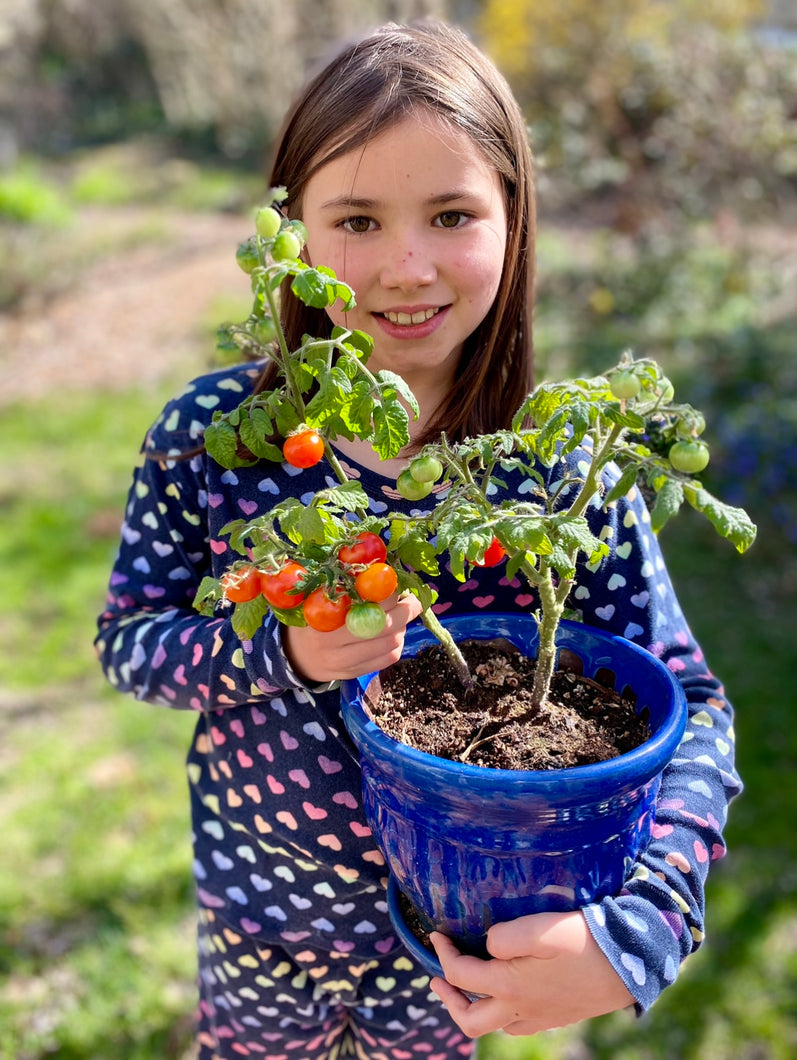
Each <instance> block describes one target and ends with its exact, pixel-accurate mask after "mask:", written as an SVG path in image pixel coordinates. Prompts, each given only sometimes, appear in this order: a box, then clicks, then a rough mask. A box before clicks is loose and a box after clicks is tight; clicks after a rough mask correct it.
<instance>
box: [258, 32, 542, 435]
mask: <svg viewBox="0 0 797 1060" xmlns="http://www.w3.org/2000/svg"><path fill="white" fill-rule="evenodd" d="M419 109H421V110H426V111H428V112H430V113H432V114H435V115H437V116H438V117H441V118H443V119H444V120H445V121H447V122H450V123H451V125H452V127H454V128H455V129H457V130H458V131H461V132H464V133H465V134H466V135H467V136H469V137H470V139H471V140H472V141H473V143H474V144H475V146H476V147H477V148H478V150H479V151H480V152H481V153H482V155H483V156H484V158H485V159H486V160H487V162H488V163H489V165H490V166H492V167H494V168H495V170H496V171H497V173H498V174H499V176H500V178H501V182H502V187H503V192H504V202H505V207H506V213H507V232H508V235H507V246H506V254H505V259H504V268H503V273H502V277H501V283H500V286H499V290H498V294H497V296H496V298H495V301H494V303H493V305H492V307H491V309H490V311H489V313H488V314H487V316H486V317H485V319H484V320H483V321H482V323H481V324H480V326H479V327H478V328H477V330H476V331H475V332H474V333H473V335H471V336H470V337H469V339H468V340H467V342H466V344H465V347H464V350H463V354H462V361H461V363H460V369H459V373H458V378H457V380H456V382H455V384H454V386H453V388H452V391H451V393H450V394H449V396H448V398H447V399H446V401H445V402H444V403H443V405H442V406H441V407H440V408H438V409H437V410H436V414H435V417H434V422H432V423H430V425H429V427H428V430H427V431H426V435H425V437H424V438H422V439H420V440H419V442H418V444H419V445H420V444H423V443H424V442H426V441H431V440H433V439H435V438H437V437H438V435H439V433H440V431H441V430H445V431H446V433H447V434H448V435H449V437H451V438H452V439H454V440H459V439H461V438H463V437H465V436H467V435H473V434H479V433H482V432H485V431H494V430H497V429H499V428H501V427H506V426H508V425H509V422H510V420H511V417H512V414H513V413H514V412H515V411H516V410H517V408H518V406H519V405H520V403H521V401H522V400H523V398H524V397H525V396H526V394H527V393H528V392H529V391H530V390H531V387H532V383H533V363H534V362H533V349H532V337H531V313H532V306H533V284H534V247H535V236H536V224H535V207H534V183H533V175H532V158H531V150H530V148H529V143H528V134H527V130H526V124H525V121H524V119H523V115H522V113H521V111H520V108H519V106H518V104H517V102H516V100H515V98H514V96H513V94H512V91H511V89H510V88H509V85H508V84H507V82H506V81H505V79H504V78H503V77H502V75H501V74H500V73H499V72H498V70H497V69H496V68H495V66H494V65H493V64H492V62H490V60H489V59H488V58H487V57H486V56H485V55H484V54H483V53H482V52H481V51H480V50H479V49H478V48H477V47H476V46H475V45H474V44H473V43H472V42H471V41H470V39H469V38H468V37H467V36H466V34H465V33H463V32H462V31H461V30H459V29H456V28H454V27H452V26H449V25H446V24H445V23H442V22H438V21H435V20H423V21H419V22H413V23H410V24H409V25H406V26H398V25H394V24H392V23H391V24H388V25H385V26H382V27H380V28H379V29H377V30H375V31H373V32H372V33H370V34H369V35H368V36H366V37H364V38H363V39H361V40H358V41H355V42H354V43H351V44H349V45H347V46H346V47H345V48H344V49H343V50H342V51H341V52H340V53H339V54H338V55H337V56H336V57H335V58H334V59H332V60H331V61H330V62H328V63H327V65H326V66H325V67H324V68H323V69H322V70H321V71H320V72H319V73H317V74H316V75H315V76H314V77H313V78H311V79H310V81H309V82H308V83H307V85H306V86H305V88H304V89H303V91H302V92H301V93H300V95H299V96H298V98H297V99H296V100H295V101H294V103H293V106H292V108H291V110H290V111H289V113H288V115H287V117H286V119H285V122H284V124H283V128H282V131H281V134H280V136H279V138H278V141H277V146H276V150H275V152H274V157H273V164H272V169H271V176H270V184H271V186H278V185H282V186H284V187H285V188H287V191H288V198H287V200H286V202H285V204H284V206H285V208H286V212H287V213H288V215H289V216H290V217H296V218H299V219H300V218H301V214H302V195H303V191H304V188H305V185H306V184H307V182H308V180H309V179H310V178H311V176H312V175H313V174H314V173H315V172H316V171H317V170H318V169H320V168H321V167H322V166H323V165H324V164H325V163H327V162H329V161H331V160H332V159H334V158H337V157H339V156H341V155H343V154H346V153H348V152H349V151H352V150H354V149H355V148H357V147H361V146H363V145H364V144H366V143H367V142H368V140H369V139H371V138H372V137H374V136H375V135H377V134H378V133H379V132H381V131H383V130H385V129H386V128H388V127H390V126H391V125H394V124H396V123H397V122H399V121H400V120H401V119H402V118H404V117H406V115H407V114H408V113H409V112H410V111H412V110H419ZM355 293H356V292H355ZM282 313H283V326H284V328H285V333H286V338H287V341H288V345H289V346H290V347H291V348H295V347H296V346H298V345H299V344H300V343H301V340H302V336H303V335H305V334H311V335H317V336H319V337H328V336H329V334H330V331H331V326H332V325H331V321H330V320H329V318H328V316H327V315H326V313H325V312H324V311H323V310H321V309H313V308H311V307H308V306H305V305H304V304H303V303H301V302H299V300H298V299H296V298H293V297H288V298H284V299H283V310H282ZM273 378H274V366H273V365H271V364H269V365H268V366H267V367H266V368H265V370H264V372H263V374H262V376H261V378H260V380H259V381H258V384H257V390H264V389H267V388H268V387H269V386H271V385H272V382H273Z"/></svg>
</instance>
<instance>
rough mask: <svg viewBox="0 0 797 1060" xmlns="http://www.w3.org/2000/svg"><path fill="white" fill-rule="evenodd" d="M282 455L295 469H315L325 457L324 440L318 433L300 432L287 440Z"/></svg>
mask: <svg viewBox="0 0 797 1060" xmlns="http://www.w3.org/2000/svg"><path fill="white" fill-rule="evenodd" d="M282 455H283V456H284V457H285V460H286V462H287V463H289V464H291V465H292V466H293V467H314V466H315V465H316V464H317V463H318V462H319V460H320V459H321V457H322V456H323V455H324V439H323V438H322V437H321V435H320V434H319V433H318V431H299V433H298V434H292V435H291V436H290V438H286V439H285V444H284V445H283V447H282Z"/></svg>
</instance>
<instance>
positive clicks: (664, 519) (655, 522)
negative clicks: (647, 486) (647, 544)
mask: <svg viewBox="0 0 797 1060" xmlns="http://www.w3.org/2000/svg"><path fill="white" fill-rule="evenodd" d="M683 502H684V488H683V485H682V484H681V483H680V482H677V481H676V480H675V479H672V478H666V479H665V480H664V482H663V483H662V485H661V488H660V489H658V490H657V491H656V503H655V504H654V505H653V510H652V511H651V513H650V527H651V530H652V531H653V533H654V534H657V533H658V532H659V531H660V530H661V529H662V528H663V527H664V526H666V524H667V523H668V522H669V521H670V519H672V517H673V516H674V515H677V514H678V511H679V509H680V507H681V505H682V504H683Z"/></svg>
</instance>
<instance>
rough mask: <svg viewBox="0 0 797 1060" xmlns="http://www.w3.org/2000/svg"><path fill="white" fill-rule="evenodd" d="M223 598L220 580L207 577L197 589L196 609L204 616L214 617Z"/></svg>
mask: <svg viewBox="0 0 797 1060" xmlns="http://www.w3.org/2000/svg"><path fill="white" fill-rule="evenodd" d="M221 597H222V591H221V585H220V584H219V580H218V578H210V577H208V576H207V575H206V576H205V577H204V578H203V579H202V581H201V582H200V583H199V586H198V587H197V591H196V593H195V595H194V607H195V608H196V609H197V611H199V613H200V614H202V615H212V614H213V612H214V611H215V610H216V604H217V603H218V602H219V600H221Z"/></svg>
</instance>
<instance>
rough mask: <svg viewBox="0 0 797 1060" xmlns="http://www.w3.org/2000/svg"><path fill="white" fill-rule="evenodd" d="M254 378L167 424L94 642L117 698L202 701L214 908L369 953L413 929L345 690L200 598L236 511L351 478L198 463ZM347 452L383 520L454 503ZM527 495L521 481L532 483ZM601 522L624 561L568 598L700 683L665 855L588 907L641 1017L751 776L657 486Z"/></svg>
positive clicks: (584, 581)
mask: <svg viewBox="0 0 797 1060" xmlns="http://www.w3.org/2000/svg"><path fill="white" fill-rule="evenodd" d="M257 372H258V369H257V367H256V366H252V365H241V366H237V367H234V368H225V369H222V370H219V371H216V372H213V373H210V374H208V375H205V376H203V377H201V378H198V379H195V380H194V381H193V382H191V383H190V384H189V385H188V386H187V388H186V389H185V391H184V392H183V393H182V394H181V395H180V396H179V397H177V398H176V399H175V400H173V401H172V402H170V403H169V404H168V405H167V407H166V408H165V409H164V410H163V412H162V414H161V415H160V416H159V418H158V419H157V421H156V422H155V424H154V425H153V427H152V428H151V430H150V431H149V433H148V435H147V438H146V441H145V444H144V447H143V450H142V460H141V462H140V464H139V466H138V467H137V468H136V471H135V474H134V481H133V484H132V487H131V489H130V494H129V499H128V504H127V508H126V512H125V520H124V523H123V526H122V532H121V542H120V548H119V553H118V556H117V558H116V561H115V563H114V566H113V571H112V574H111V578H110V586H109V594H108V600H107V605H106V607H105V609H104V611H103V613H102V614H101V616H100V618H99V634H98V637H97V641H96V646H97V651H98V654H99V657H100V660H101V664H102V666H103V668H104V670H105V673H106V675H107V677H108V679H109V681H110V682H111V683H112V684H113V685H114V686H115V687H116V688H118V689H119V690H120V691H123V692H127V693H131V694H132V695H134V696H135V697H136V698H137V699H140V700H146V701H148V702H151V703H155V704H161V705H163V706H167V707H171V708H175V709H181V710H190V711H194V712H195V713H196V726H195V729H194V735H193V740H192V743H191V747H190V750H189V754H188V760H187V771H188V780H189V788H190V794H191V805H192V818H193V830H194V872H195V876H196V881H197V887H198V895H199V901H200V902H201V903H202V904H204V905H206V906H208V907H209V908H212V909H214V910H215V911H216V912H217V914H218V915H220V916H221V917H222V918H223V919H224V920H226V921H227V923H229V924H230V925H231V926H232V927H233V929H234V930H239V931H242V932H244V933H246V934H247V935H250V936H252V937H253V938H255V939H258V940H262V943H263V945H267V944H268V942H269V941H273V942H279V943H280V944H281V945H285V946H289V947H294V948H295V949H296V950H297V951H300V950H301V947H302V946H303V945H306V946H312V947H315V948H320V949H322V950H325V951H327V952H329V953H330V959H334V958H335V957H348V958H350V959H354V960H357V959H362V960H368V959H371V958H373V957H379V956H384V955H386V954H389V953H391V952H392V951H393V950H394V949H396V948H397V947H398V943H397V941H396V939H395V937H394V935H393V932H392V928H391V925H390V921H389V918H388V916H387V907H386V902H385V882H386V868H385V864H384V860H383V858H382V855H381V853H380V852H379V849H378V847H377V844H376V842H375V841H374V838H373V836H372V835H371V832H370V829H369V827H368V825H367V823H366V820H365V817H364V814H363V809H362V799H361V790H360V785H361V778H360V769H359V763H358V760H357V754H356V751H355V749H354V747H353V745H352V743H351V741H350V739H349V737H348V735H347V734H346V732H345V729H344V727H343V724H342V722H341V718H340V713H339V694H338V692H337V691H335V690H334V689H332V690H319V689H317V688H316V689H313V688H308V687H306V686H305V684H304V683H303V682H302V680H301V679H300V678H299V676H297V674H296V673H295V672H294V671H293V670H292V668H291V665H290V663H289V661H288V659H287V658H286V655H285V653H284V651H283V648H282V641H281V635H280V626H279V623H278V622H277V621H276V620H275V619H274V618H273V616H271V615H268V616H267V617H266V619H265V620H264V622H263V624H262V626H261V627H260V628H259V629H258V630H257V632H256V633H255V634H254V636H253V637H252V639H251V640H248V641H241V640H240V639H239V638H238V636H237V635H236V634H235V632H234V631H233V628H232V624H231V620H230V616H229V611H220V612H218V613H217V614H216V615H214V616H212V617H207V616H202V615H200V614H198V613H197V611H196V610H195V609H194V607H193V599H194V595H195V592H196V589H197V587H198V585H199V582H200V581H201V579H202V578H203V576H205V575H209V574H212V575H215V576H220V575H221V574H222V573H223V571H224V570H225V569H226V567H227V565H228V564H229V563H230V562H231V560H232V559H234V558H236V554H234V553H232V552H231V550H230V546H229V542H228V539H227V538H226V537H225V535H224V534H223V533H222V528H223V527H224V526H225V524H227V523H228V522H229V521H230V520H232V519H236V518H242V517H243V518H253V517H255V516H256V515H257V514H259V513H263V512H265V511H267V510H268V509H269V508H271V507H272V506H273V504H274V503H275V502H276V501H277V500H278V499H279V498H281V497H285V496H286V495H290V496H295V497H298V498H299V499H302V498H309V497H310V496H312V494H314V493H315V492H316V491H317V490H319V489H321V488H324V487H326V486H328V485H331V484H332V483H333V478H332V475H331V473H330V469H329V467H328V465H327V464H326V462H325V461H322V462H321V463H320V464H318V465H316V467H313V468H308V469H306V470H299V469H296V468H293V467H291V466H289V465H287V464H282V465H281V464H276V463H271V462H267V461H261V462H259V463H257V464H256V465H254V466H252V467H245V468H239V469H236V470H235V471H230V470H225V469H224V468H222V467H221V466H219V465H218V464H216V463H215V461H213V460H212V459H211V458H210V457H209V456H208V455H207V454H206V453H205V452H204V451H201V452H199V453H198V454H197V455H195V456H191V457H189V458H181V457H180V454H181V453H184V452H186V451H190V450H192V449H194V448H196V447H197V446H199V445H201V439H202V434H203V431H204V428H205V426H206V425H207V424H208V423H209V422H210V420H211V418H212V415H213V412H214V411H216V410H229V409H232V408H234V407H235V406H237V405H238V404H239V403H240V402H241V401H242V400H243V398H244V397H246V396H247V394H248V393H250V392H251V388H252V386H253V383H254V379H255V378H256V375H257ZM153 453H156V454H160V455H159V456H158V457H157V458H152V457H151V455H150V454H153ZM163 454H166V456H164V455H163ZM169 455H174V457H175V458H174V459H170V458H169ZM342 462H343V464H344V467H345V469H346V470H347V473H348V474H349V475H350V476H352V477H357V478H359V479H360V481H361V483H362V485H363V487H364V489H365V491H366V493H367V495H368V497H369V504H370V508H371V510H372V511H373V512H374V513H376V514H382V513H384V512H386V511H388V510H390V511H403V512H407V513H409V512H412V511H417V510H423V508H424V506H426V507H427V508H428V506H429V505H431V504H434V503H435V499H436V493H435V492H433V493H432V494H431V495H430V496H429V497H428V498H426V499H425V500H424V501H421V502H410V501H406V500H405V499H403V498H402V497H401V496H400V495H399V494H398V493H397V491H396V489H395V483H394V481H393V480H392V479H387V478H385V477H383V476H381V475H379V474H377V473H375V472H373V471H371V470H369V469H367V468H364V467H359V466H357V465H354V464H353V463H351V462H350V461H346V460H343V461H342ZM440 488H441V487H436V489H437V490H438V491H439V489H440ZM516 488H517V490H518V492H519V493H520V494H522V493H523V492H524V490H525V489H526V488H527V486H526V485H524V483H523V481H520V482H519V483H518V484H517V486H516ZM590 519H591V522H592V528H593V530H594V532H595V533H596V534H598V536H600V537H602V538H603V539H604V540H606V541H607V542H608V543H609V544H610V546H611V547H610V554H609V556H608V557H607V558H606V559H605V560H604V561H603V562H602V563H601V564H600V565H599V566H598V567H597V569H587V570H586V571H585V572H584V576H583V577H580V579H579V584H578V586H577V588H576V590H575V592H574V594H573V599H572V600H571V604H572V605H573V606H574V607H575V608H577V609H578V610H580V612H581V614H582V616H583V619H584V621H585V622H588V623H589V624H591V625H593V626H596V627H598V628H601V629H605V630H607V631H609V632H612V633H615V634H619V635H621V636H623V637H626V638H627V639H629V640H631V641H633V642H635V643H637V644H640V645H642V646H643V647H645V648H647V649H648V650H650V651H651V652H652V653H653V654H655V655H656V656H658V657H659V658H660V659H661V660H662V661H663V662H664V663H665V664H666V665H667V666H669V667H670V669H671V670H672V671H673V672H674V673H675V674H676V675H677V677H678V679H679V680H680V681H681V683H682V685H683V687H684V689H685V692H686V697H687V700H688V707H689V721H688V725H687V730H686V734H685V736H684V738H683V740H682V742H681V745H680V747H679V749H678V752H677V755H676V757H675V759H674V761H673V762H672V763H671V764H670V765H669V766H668V767H667V768H666V770H665V772H664V775H663V778H662V784H661V788H660V792H659V796H658V800H657V807H656V819H655V823H654V826H653V837H652V840H651V842H650V844H649V846H648V848H647V849H646V850H645V851H644V852H643V853H642V854H640V856H639V858H638V860H637V863H636V864H635V865H634V866H633V869H632V871H631V872H630V874H629V876H628V879H627V880H626V883H625V885H624V887H623V889H622V891H621V892H620V893H619V894H618V895H615V896H611V897H607V898H605V899H603V900H602V901H600V902H596V903H594V904H592V905H590V906H587V907H586V908H585V909H584V910H583V912H584V915H585V917H586V920H587V923H588V925H589V928H590V931H591V932H592V934H593V936H594V938H595V940H596V941H597V943H598V945H599V946H600V947H601V949H602V950H603V952H604V953H605V954H606V956H607V958H608V959H609V961H610V962H611V964H612V966H613V967H614V969H615V970H616V972H617V973H618V974H619V975H620V977H621V978H622V979H623V981H624V982H625V984H626V985H627V987H628V989H629V990H630V992H631V993H632V995H633V996H634V997H635V998H636V1000H637V1005H638V1008H639V1010H644V1009H646V1008H647V1007H648V1006H649V1005H650V1004H652V1002H653V1001H654V1000H655V999H656V997H657V996H658V995H659V993H660V992H661V990H662V989H663V988H664V987H665V986H667V985H668V984H669V983H670V982H672V981H673V980H674V979H675V977H676V975H677V973H678V969H679V966H680V964H681V962H682V961H683V959H684V958H685V957H686V956H687V955H688V954H689V953H690V952H691V951H692V950H694V949H695V948H696V947H697V946H698V945H699V944H700V943H701V941H702V940H703V937H704V930H705V929H704V883H705V879H706V874H707V871H708V867H709V865H710V863H711V861H713V860H714V859H716V858H718V857H720V856H722V854H723V853H724V849H725V848H724V845H723V840H722V828H723V825H724V823H725V819H726V814H727V807H728V803H729V801H730V799H731V798H732V797H733V796H734V795H735V794H736V793H737V792H738V791H739V790H740V781H739V778H738V776H737V774H736V772H735V769H734V764H733V752H734V737H733V728H732V710H731V707H730V705H729V703H728V702H727V700H726V699H725V696H724V693H723V689H722V686H721V685H720V683H719V681H718V680H717V679H716V678H715V677H714V676H713V675H712V674H711V672H710V671H709V669H708V667H707V665H706V662H705V660H704V658H703V655H702V652H701V651H700V648H699V647H698V645H697V644H696V643H695V640H694V638H693V636H692V633H691V632H690V630H689V628H688V626H687V623H686V622H685V620H684V616H683V614H682V612H681V608H680V606H679V604H678V601H677V598H676V595H675V592H674V590H673V586H672V584H671V582H670V579H669V576H668V574H667V570H666V567H665V564H664V560H663V558H662V555H661V551H660V549H659V545H658V542H657V539H656V537H655V535H654V534H653V533H652V532H651V529H650V520H649V516H648V512H647V509H646V507H645V504H644V502H643V500H642V498H641V496H640V495H639V494H638V492H637V491H631V493H630V494H629V496H628V497H627V498H624V499H623V500H622V501H620V502H618V503H616V504H614V505H612V506H611V507H610V509H609V510H608V511H605V512H604V511H602V510H601V509H600V508H599V507H593V508H592V509H591V512H590ZM434 582H435V587H436V589H437V591H438V593H439V599H438V602H437V603H436V605H435V610H436V611H437V612H438V613H440V614H456V613H462V612H467V611H483V610H494V611H505V612H506V611H508V612H518V611H529V610H530V609H531V610H533V609H534V607H535V606H536V604H535V601H534V596H533V593H532V592H531V591H530V590H529V588H528V587H527V586H525V585H522V584H521V583H520V582H519V581H518V580H516V579H513V580H508V579H507V578H506V575H505V571H504V570H503V566H501V567H493V568H487V567H484V568H473V569H472V570H470V571H469V572H468V578H467V580H466V581H465V582H460V581H457V580H456V579H455V578H453V576H452V575H451V574H450V573H449V572H447V571H443V572H442V573H441V575H440V576H439V577H437V578H435V579H434Z"/></svg>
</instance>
